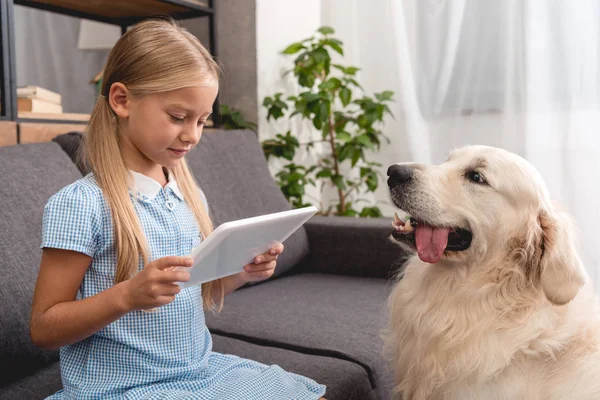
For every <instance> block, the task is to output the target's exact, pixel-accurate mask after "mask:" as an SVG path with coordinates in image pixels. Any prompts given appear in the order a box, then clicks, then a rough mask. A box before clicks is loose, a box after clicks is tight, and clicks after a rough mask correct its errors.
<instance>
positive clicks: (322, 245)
mask: <svg viewBox="0 0 600 400" xmlns="http://www.w3.org/2000/svg"><path fill="white" fill-rule="evenodd" d="M304 227H305V228H306V232H307V235H308V243H309V249H310V250H309V253H308V257H307V258H306V259H305V260H304V262H303V263H302V270H303V271H305V272H322V273H331V274H341V275H351V276H364V277H373V278H385V279H389V278H391V277H393V276H394V275H395V273H396V272H397V270H398V269H399V268H400V267H401V266H402V265H403V264H404V262H405V261H406V259H407V257H408V256H409V254H408V253H407V252H406V251H405V250H403V249H402V248H400V247H399V246H397V245H395V244H394V243H392V242H391V241H390V239H389V236H390V234H391V232H392V226H391V221H390V220H389V219H387V218H352V217H338V216H329V217H324V216H315V217H313V218H311V219H310V220H309V221H308V222H306V223H305V224H304Z"/></svg>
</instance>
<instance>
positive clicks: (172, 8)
mask: <svg viewBox="0 0 600 400" xmlns="http://www.w3.org/2000/svg"><path fill="white" fill-rule="evenodd" d="M14 3H15V4H17V5H21V6H27V7H32V8H38V9H41V10H46V11H52V12H55V13H59V14H66V15H70V16H73V17H78V18H86V19H91V20H96V21H101V22H106V23H112V24H116V25H131V24H133V23H135V22H138V21H141V20H144V19H147V18H151V17H156V16H161V15H175V16H176V17H177V18H181V19H185V18H194V17H202V16H209V15H212V14H213V9H212V8H211V7H209V4H208V3H209V2H208V0H205V1H204V0H135V1H115V0H88V1H81V0H14Z"/></svg>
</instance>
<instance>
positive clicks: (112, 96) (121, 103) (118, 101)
mask: <svg viewBox="0 0 600 400" xmlns="http://www.w3.org/2000/svg"><path fill="white" fill-rule="evenodd" d="M108 104H109V105H110V108H112V110H113V112H114V113H115V114H116V115H117V116H118V117H121V118H127V117H129V108H130V106H131V93H130V92H129V90H128V89H127V86H125V85H123V84H122V83H121V82H115V83H113V84H112V85H110V90H109V91H108Z"/></svg>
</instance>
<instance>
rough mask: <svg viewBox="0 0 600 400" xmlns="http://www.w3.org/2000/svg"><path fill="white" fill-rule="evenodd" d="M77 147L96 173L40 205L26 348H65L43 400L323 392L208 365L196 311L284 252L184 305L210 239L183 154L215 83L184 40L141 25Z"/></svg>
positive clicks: (110, 71) (117, 57)
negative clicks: (197, 258) (53, 385)
mask: <svg viewBox="0 0 600 400" xmlns="http://www.w3.org/2000/svg"><path fill="white" fill-rule="evenodd" d="M104 71H105V72H104V81H103V85H102V94H101V95H100V97H99V98H98V100H97V102H96V105H95V107H94V110H93V112H92V115H91V119H90V123H89V126H88V128H87V132H86V135H85V139H84V149H85V160H86V162H87V163H88V164H89V167H90V169H91V171H92V172H91V173H90V174H89V175H87V176H85V177H84V178H82V179H80V180H78V181H76V182H75V183H73V184H71V185H69V186H67V187H65V188H63V189H62V190H60V191H59V192H58V193H57V194H55V195H54V196H52V198H50V200H49V201H48V204H47V205H46V207H45V211H44V220H43V228H42V229H43V235H42V244H41V247H42V249H43V254H42V260H41V265H40V271H39V276H38V281H37V285H36V289H35V294H34V299H33V307H32V312H31V322H30V329H31V337H32V340H33V342H34V343H36V344H37V345H38V346H40V347H44V348H49V349H53V348H60V362H61V375H62V382H63V389H61V390H60V391H59V392H57V393H56V394H54V395H53V396H51V397H50V398H52V399H99V398H101V399H159V398H160V399H163V398H168V399H182V398H184V399H244V400H247V399H319V398H320V397H321V396H322V395H323V394H324V391H325V387H324V386H323V385H319V384H317V383H316V382H314V381H312V380H310V379H308V378H305V377H302V376H298V375H296V374H293V373H288V372H285V371H284V370H282V369H281V368H280V367H278V366H276V365H275V366H270V367H269V366H266V365H263V364H259V363H257V362H253V361H250V360H245V359H241V358H238V357H235V356H228V355H223V354H218V353H214V352H212V341H211V336H210V333H209V331H208V329H207V327H206V325H205V321H204V313H203V306H204V307H205V308H207V309H210V310H220V308H221V307H222V304H223V297H224V296H225V295H226V294H228V293H230V292H232V291H234V290H235V289H236V288H238V287H240V286H241V285H243V284H245V283H246V282H250V281H255V280H261V279H265V278H267V277H269V276H271V275H272V274H273V271H274V268H275V263H276V259H277V256H278V254H280V253H281V252H282V251H283V246H282V245H279V246H276V247H274V248H273V249H271V250H270V251H269V252H268V253H265V254H262V255H260V256H258V257H257V258H256V260H255V263H254V264H252V265H246V266H245V267H244V272H241V273H239V274H237V275H233V276H230V277H227V278H223V279H220V280H217V281H214V282H210V283H208V284H204V285H202V287H198V286H196V287H191V288H187V289H184V290H182V291H181V292H180V288H179V285H177V282H183V281H187V280H188V279H189V273H188V272H186V271H185V270H184V271H180V270H179V269H177V270H174V268H175V267H177V266H190V265H191V259H190V258H189V257H186V255H188V254H190V252H191V250H192V248H194V247H195V246H197V245H198V244H199V243H200V241H201V240H202V238H204V237H206V236H207V235H208V234H209V233H210V232H211V229H212V226H211V222H210V219H209V217H208V212H207V209H206V203H205V202H206V199H205V198H204V196H203V194H202V192H201V191H200V190H199V189H198V188H197V186H196V185H195V181H194V178H193V177H192V175H191V173H190V171H189V170H188V167H187V165H186V162H185V157H184V156H185V154H186V153H187V152H188V151H189V150H190V149H191V148H193V147H194V146H195V145H196V144H197V143H198V141H199V140H200V136H201V134H202V127H203V125H204V123H205V121H206V119H207V118H208V116H209V115H210V112H211V109H212V105H213V102H214V100H215V98H216V95H217V90H218V74H219V69H218V67H217V65H216V64H215V62H214V61H213V60H212V58H211V56H210V54H209V52H208V51H207V50H206V49H205V48H204V47H202V45H201V44H200V43H199V41H198V40H197V39H196V38H195V37H194V36H193V35H191V34H190V33H189V32H187V31H186V30H184V29H182V28H180V27H178V26H176V25H175V24H174V23H172V22H167V21H147V22H143V23H140V24H138V25H136V26H135V27H134V28H132V29H131V30H129V31H128V32H127V33H126V34H124V35H123V36H122V37H121V39H120V40H119V41H118V42H117V44H116V45H115V47H114V48H113V50H112V51H111V53H110V55H109V58H108V61H107V64H106V68H105V70H104Z"/></svg>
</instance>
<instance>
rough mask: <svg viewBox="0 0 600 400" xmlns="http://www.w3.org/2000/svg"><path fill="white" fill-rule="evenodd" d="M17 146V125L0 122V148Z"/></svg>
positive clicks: (9, 122)
mask: <svg viewBox="0 0 600 400" xmlns="http://www.w3.org/2000/svg"><path fill="white" fill-rule="evenodd" d="M15 144H17V123H16V122H13V121H0V147H2V146H12V145H15Z"/></svg>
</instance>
